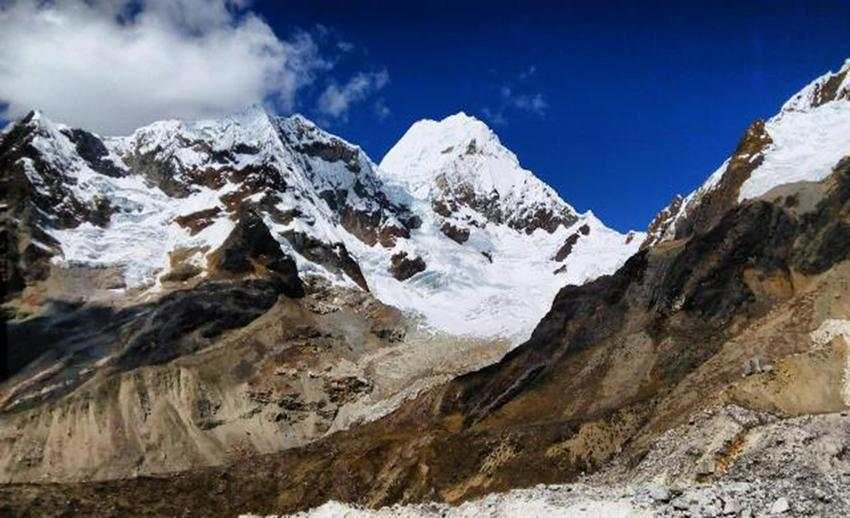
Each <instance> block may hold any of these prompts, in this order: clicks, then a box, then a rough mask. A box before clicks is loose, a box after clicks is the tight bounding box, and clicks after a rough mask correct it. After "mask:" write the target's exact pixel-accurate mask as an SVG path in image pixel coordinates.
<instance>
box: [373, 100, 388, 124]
mask: <svg viewBox="0 0 850 518" xmlns="http://www.w3.org/2000/svg"><path fill="white" fill-rule="evenodd" d="M391 114H392V111H391V110H390V108H389V106H387V101H386V100H385V99H384V98H380V99H378V100H377V101H375V115H376V116H377V117H378V120H381V121H382V120H384V119H386V118H387V117H389V116H390V115H391Z"/></svg>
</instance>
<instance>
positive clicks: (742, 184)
mask: <svg viewBox="0 0 850 518" xmlns="http://www.w3.org/2000/svg"><path fill="white" fill-rule="evenodd" d="M848 155H850V59H848V60H846V61H845V62H844V64H843V66H842V67H841V68H840V69H839V70H838V72H828V73H826V74H824V75H822V76H821V77H819V78H817V79H815V80H814V81H812V82H811V83H809V84H808V85H807V86H805V87H804V88H803V89H802V90H800V91H799V92H798V93H796V94H794V95H793V96H792V97H791V98H790V99H789V100H788V101H787V102H786V103H785V104H784V105H783V106H782V108H781V109H780V111H779V113H778V114H776V115H775V116H773V117H772V118H770V119H768V120H767V121H756V122H755V123H753V125H752V126H750V128H749V129H748V130H747V132H746V134H745V135H744V137H743V138H742V140H741V142H740V144H739V146H738V149H736V151H735V153H733V155H732V156H731V157H730V158H729V159H727V160H726V161H725V162H723V164H721V165H720V167H719V168H718V169H717V170H716V171H714V173H712V174H711V176H709V178H708V180H706V182H705V183H704V184H703V185H702V186H700V187H699V188H698V189H696V190H695V191H693V192H692V193H691V194H689V195H688V196H686V197H685V198H681V197H677V198H676V199H674V200H673V202H671V204H670V205H668V207H666V208H665V209H664V210H663V211H662V212H661V213H659V215H658V216H656V219H655V220H654V221H653V223H652V224H651V226H650V230H649V238H648V239H647V241H646V244H647V245H649V244H652V243H656V242H659V241H664V240H668V239H674V238H681V237H686V236H688V235H690V234H691V233H692V232H694V231H695V230H705V229H706V228H707V227H708V226H710V224H711V223H712V222H713V221H714V219H715V218H716V217H717V216H718V215H722V213H723V212H725V211H726V210H728V209H729V208H731V207H732V206H734V205H735V204H737V203H741V202H743V201H745V200H749V199H754V198H758V197H759V196H762V195H764V194H766V193H768V192H769V191H771V190H772V189H773V188H775V187H777V186H780V185H784V184H789V183H794V182H799V181H819V180H822V179H824V178H826V177H827V176H829V175H830V174H831V172H832V169H833V167H835V165H836V164H837V163H838V162H839V161H840V160H841V159H842V158H843V157H845V156H848Z"/></svg>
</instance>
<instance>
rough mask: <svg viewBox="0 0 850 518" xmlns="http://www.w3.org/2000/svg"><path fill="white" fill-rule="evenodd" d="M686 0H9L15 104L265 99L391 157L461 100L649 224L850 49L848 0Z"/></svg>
mask: <svg viewBox="0 0 850 518" xmlns="http://www.w3.org/2000/svg"><path fill="white" fill-rule="evenodd" d="M673 3H674V2H657V3H655V4H654V5H653V3H652V2H633V1H632V2H602V1H597V2H589V1H588V2H532V1H525V2H506V1H497V0H493V1H487V2H479V1H474V2H473V1H466V2H458V1H455V2H433V1H419V2H415V3H414V2H407V1H397V2H388V1H382V2H377V1H355V0H348V1H336V2H329V1H322V0H309V1H307V0H287V1H285V2H272V1H263V0H255V1H253V2H252V1H250V0H247V1H246V0H238V1H237V0H63V1H62V2H42V1H39V0H19V1H17V2H11V3H8V2H3V1H2V0H0V64H2V66H0V119H3V118H7V119H8V118H13V117H19V116H21V115H23V114H24V113H26V112H27V111H29V110H30V109H32V108H41V109H42V110H43V111H44V112H45V113H46V114H47V115H48V116H49V117H50V118H53V119H55V120H57V121H60V122H64V123H67V124H69V125H72V126H80V127H84V128H87V129H90V130H93V131H96V132H98V133H101V134H106V135H110V134H125V133H126V132H129V131H132V129H134V128H137V127H139V126H142V125H144V124H148V123H150V122H153V121H155V120H159V119H163V118H190V119H191V118H200V117H208V116H221V115H223V114H226V113H229V112H232V111H234V110H237V109H239V108H241V107H243V106H245V105H246V104H250V103H256V102H265V103H266V105H267V106H270V107H272V108H273V109H274V110H275V111H277V112H279V113H282V114H286V113H289V112H292V111H298V112H302V113H304V114H305V115H307V116H308V117H310V118H312V119H314V120H316V121H317V122H319V123H320V124H321V125H322V126H324V127H326V128H327V129H329V130H330V131H333V132H335V133H338V134H339V135H341V136H343V137H345V138H347V139H348V140H350V141H352V142H355V143H358V144H360V145H361V146H362V147H363V148H364V149H365V150H366V151H367V152H368V153H369V154H370V155H371V156H372V158H373V159H375V160H376V161H379V160H380V159H381V157H382V156H383V155H384V153H385V152H386V151H387V150H388V149H389V148H390V147H391V146H392V145H393V143H395V142H396V141H397V140H398V139H399V138H400V137H401V135H402V134H403V133H404V131H405V130H406V129H407V128H408V127H409V126H410V125H411V124H412V123H413V122H415V121H416V120H419V119H422V118H442V117H445V116H446V115H449V114H452V113H455V112H457V111H461V110H463V111H466V112H467V113H470V114H472V115H475V116H477V117H479V118H481V119H482V120H484V121H485V122H487V123H488V124H489V125H490V126H491V127H493V129H494V130H495V131H496V132H497V133H498V134H499V136H500V137H501V139H502V141H503V142H504V143H505V145H507V146H508V147H509V148H510V149H512V150H513V151H514V152H515V153H516V154H517V155H518V156H519V158H520V161H521V162H522V164H523V165H524V166H525V167H527V168H528V169H531V170H532V171H534V172H535V173H536V174H537V175H538V176H540V177H541V178H542V179H543V180H544V181H546V182H547V183H549V184H550V185H552V186H553V187H555V189H557V190H558V192H560V193H561V195H562V196H563V197H564V199H566V200H567V201H568V202H570V203H572V204H573V205H574V206H575V207H576V208H577V209H579V210H582V211H584V210H587V209H592V210H593V211H594V212H595V213H596V214H597V215H598V216H599V217H600V218H601V219H603V220H604V221H605V222H606V223H608V224H609V225H611V226H613V227H615V228H617V229H619V230H627V229H632V228H637V229H643V228H645V227H646V225H647V223H648V222H649V220H650V219H651V218H652V217H653V216H654V214H655V213H656V212H657V211H658V210H659V209H660V208H662V207H663V206H664V205H666V203H667V202H668V201H669V200H670V199H671V198H672V196H673V195H674V194H676V193H687V192H689V191H691V190H692V189H694V188H695V187H697V186H698V185H699V184H701V183H702V181H703V180H704V179H705V178H706V177H707V176H708V175H709V174H710V173H711V172H712V171H713V170H714V169H715V168H716V167H717V166H718V165H719V164H720V163H721V162H722V161H723V160H724V159H725V158H726V156H727V155H728V154H729V153H730V151H731V150H732V149H733V148H734V147H735V144H736V143H737V141H738V139H739V138H740V136H741V135H742V134H743V132H744V130H745V128H746V127H747V126H748V124H749V123H750V122H752V121H753V120H754V119H756V118H759V117H769V116H771V115H773V114H774V113H776V111H777V110H778V109H779V107H780V106H781V104H782V103H783V102H784V101H785V100H786V99H787V98H788V97H790V96H791V95H792V94H793V93H795V92H796V91H797V90H799V89H800V88H801V87H802V86H803V85H805V84H806V83H808V82H809V81H811V80H812V79H814V78H815V77H817V76H819V75H821V74H823V73H825V72H826V71H828V70H836V69H837V68H839V67H840V66H841V64H842V63H843V60H844V59H845V58H847V57H850V2H848V1H846V0H845V1H842V2H838V1H832V2H825V1H805V2H804V1H799V2H790V1H779V0H773V1H758V2H739V1H736V2H723V1H715V2H705V3H696V2H679V3H678V4H680V5H678V6H675V7H670V6H669V5H666V4H673ZM636 4H641V5H640V6H637V5H636ZM744 4H746V5H744Z"/></svg>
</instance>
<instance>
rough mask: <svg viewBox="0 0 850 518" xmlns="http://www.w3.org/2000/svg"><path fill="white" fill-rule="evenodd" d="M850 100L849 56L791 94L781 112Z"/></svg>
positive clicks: (806, 109) (803, 109)
mask: <svg viewBox="0 0 850 518" xmlns="http://www.w3.org/2000/svg"><path fill="white" fill-rule="evenodd" d="M841 99H845V100H850V58H848V59H846V60H845V61H844V64H843V65H842V66H841V68H840V69H838V72H831V71H830V72H827V73H826V74H824V75H822V76H820V77H818V78H817V79H815V80H814V81H812V82H811V83H809V84H808V85H806V86H805V87H804V88H803V89H802V90H800V91H799V92H797V93H796V94H795V95H793V96H792V97H791V98H790V99H788V101H786V102H785V104H784V105H783V106H782V110H781V112H780V114H781V113H785V112H795V111H809V110H811V109H813V108H817V107H819V106H822V105H824V104H826V103H829V102H832V101H836V100H841Z"/></svg>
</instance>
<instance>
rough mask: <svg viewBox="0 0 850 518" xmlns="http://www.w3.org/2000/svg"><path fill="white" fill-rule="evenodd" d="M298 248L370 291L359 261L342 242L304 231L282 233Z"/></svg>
mask: <svg viewBox="0 0 850 518" xmlns="http://www.w3.org/2000/svg"><path fill="white" fill-rule="evenodd" d="M281 235H282V236H283V237H284V238H286V240H287V241H289V243H290V244H291V245H292V247H293V248H295V249H296V250H298V253H299V254H301V255H303V256H304V257H306V258H307V259H309V260H310V261H313V262H314V263H318V264H320V265H322V266H324V267H325V268H327V269H329V270H330V271H332V272H337V273H338V272H342V273H345V274H346V275H347V276H348V277H349V278H350V279H351V280H352V281H354V282H355V284H357V285H358V286H360V287H361V288H362V289H363V290H365V291H369V286H368V285H367V284H366V278H365V277H363V272H362V271H361V270H360V266H359V265H358V264H357V261H355V260H354V258H353V257H351V255H350V254H349V253H348V249H347V248H346V247H345V245H344V244H342V243H325V242H324V241H319V240H318V239H316V238H313V237H311V236H308V235H307V234H305V233H303V232H296V231H294V230H287V231H286V232H283V233H282V234H281Z"/></svg>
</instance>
